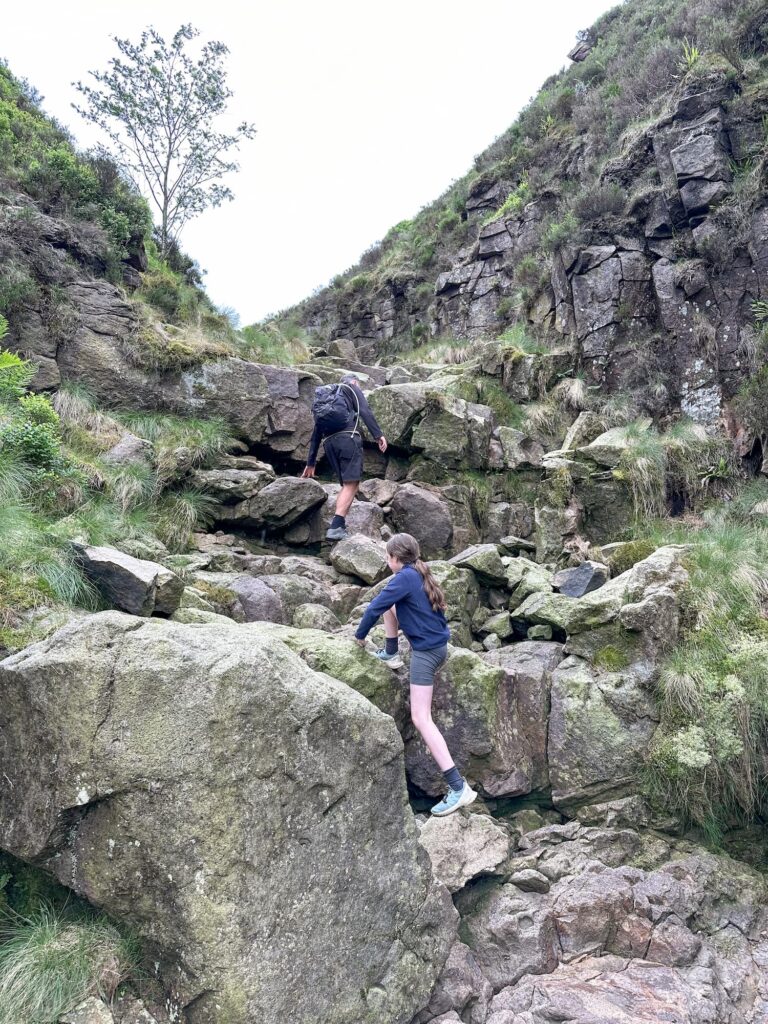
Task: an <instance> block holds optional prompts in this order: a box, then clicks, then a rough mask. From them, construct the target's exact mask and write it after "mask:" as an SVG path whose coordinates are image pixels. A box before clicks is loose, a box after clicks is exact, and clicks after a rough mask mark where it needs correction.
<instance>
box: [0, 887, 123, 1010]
mask: <svg viewBox="0 0 768 1024" xmlns="http://www.w3.org/2000/svg"><path fill="white" fill-rule="evenodd" d="M137 965H138V950H137V947H136V944H135V943H134V942H132V941H130V940H126V939H124V938H123V937H122V936H121V935H120V933H119V932H118V931H117V929H116V928H115V927H114V926H113V925H111V924H110V923H109V922H108V921H107V920H106V919H104V918H98V917H96V918H93V919H91V920H79V921H72V920H68V919H67V918H66V916H64V915H63V914H61V913H57V912H56V911H54V910H53V908H51V907H49V906H46V905H44V904H43V905H42V906H41V907H40V909H39V910H37V911H36V912H35V913H34V914H32V915H30V916H28V917H22V916H20V915H18V914H15V913H12V912H9V913H7V914H6V918H5V920H4V921H3V923H2V924H0V1020H2V1021H5V1022H7V1024H22V1022H23V1024H53V1022H55V1021H57V1020H58V1019H59V1017H60V1016H61V1014H63V1013H66V1012H67V1011H68V1010H72V1009H73V1008H74V1007H75V1006H76V1005H77V1004H78V1003H79V1002H82V1000H83V999H85V998H87V997H88V996H89V995H96V996H99V997H101V998H104V999H105V1000H107V1001H108V1000H110V999H111V998H112V996H113V995H114V993H115V990H116V989H117V986H118V985H119V984H120V982H121V981H123V980H124V979H125V978H126V977H128V975H129V974H131V973H132V972H133V971H134V970H136V968H137Z"/></svg>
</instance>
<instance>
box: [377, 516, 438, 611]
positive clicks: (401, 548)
mask: <svg viewBox="0 0 768 1024" xmlns="http://www.w3.org/2000/svg"><path fill="white" fill-rule="evenodd" d="M387 554H388V555H391V557H392V558H396V559H397V560H398V561H399V562H402V563H403V565H412V566H413V567H414V569H415V570H416V572H417V573H418V574H419V576H421V579H422V581H423V583H424V590H425V592H426V595H427V599H428V601H429V603H430V604H431V605H432V610H433V611H436V612H444V611H445V609H446V607H447V602H446V600H445V594H444V593H443V591H442V588H441V587H440V584H439V583H438V582H437V580H436V579H435V577H434V574H433V572H432V570H431V569H430V568H429V566H428V565H427V563H426V562H423V561H422V559H421V551H420V550H419V542H418V541H417V540H416V538H415V537H412V536H411V535H410V533H396V534H395V535H394V537H390V539H389V540H388V541H387Z"/></svg>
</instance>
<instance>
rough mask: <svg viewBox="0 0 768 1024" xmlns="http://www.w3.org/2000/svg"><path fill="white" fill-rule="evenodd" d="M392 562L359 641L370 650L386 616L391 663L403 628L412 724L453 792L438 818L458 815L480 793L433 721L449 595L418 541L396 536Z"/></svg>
mask: <svg viewBox="0 0 768 1024" xmlns="http://www.w3.org/2000/svg"><path fill="white" fill-rule="evenodd" d="M387 562H388V564H389V568H390V569H391V570H392V573H393V576H392V579H391V580H390V581H389V582H388V583H387V585H386V587H384V589H383V590H382V592H381V593H380V594H379V595H378V597H375V598H374V599H373V601H371V603H370V604H369V605H368V608H367V610H366V612H365V615H363V617H362V619H361V620H360V625H359V626H358V627H357V632H356V633H355V639H356V640H357V642H358V643H359V644H360V645H361V646H364V644H365V638H366V636H367V635H368V633H369V632H370V630H371V629H372V628H373V626H374V625H375V623H376V620H377V619H378V618H379V616H380V615H383V616H384V630H385V633H386V637H387V641H386V647H385V648H384V649H383V650H380V651H377V652H376V656H377V657H378V658H381V660H382V661H385V662H390V663H391V662H392V661H394V659H395V658H397V654H398V646H397V635H398V630H399V628H400V627H402V630H403V633H404V634H405V636H406V639H407V640H408V642H409V643H410V645H411V671H410V681H411V720H412V721H413V724H414V725H415V726H416V728H417V729H418V730H419V732H420V734H421V737H422V739H423V740H424V742H425V743H426V745H427V747H428V749H429V752H430V753H431V754H432V757H434V759H435V761H436V762H437V764H438V767H439V768H440V770H441V771H442V773H443V778H444V779H445V781H446V782H447V783H448V786H449V787H450V788H449V790H448V793H447V794H446V795H445V796H444V797H443V799H442V800H441V801H440V803H439V804H436V805H435V806H434V807H433V808H432V813H433V814H435V815H438V816H442V815H445V814H452V813H453V812H454V811H457V810H458V809H459V808H460V807H465V806H466V805H467V804H471V803H472V801H473V800H474V799H475V797H476V796H477V793H475V791H474V790H473V789H471V788H470V786H469V784H468V783H467V781H466V779H464V778H463V777H462V775H461V774H460V773H459V770H458V769H457V767H456V765H455V764H454V762H453V758H452V757H451V754H450V752H449V750H448V747H447V745H446V742H445V740H444V739H443V735H442V733H441V732H440V730H439V729H438V728H437V726H436V725H435V723H434V722H433V721H432V688H433V685H434V681H435V673H436V672H437V670H438V669H439V668H440V667H441V666H442V664H443V662H444V661H445V659H446V657H447V656H448V640H449V639H450V635H451V634H450V630H449V629H448V623H447V622H446V621H445V595H444V594H443V592H442V590H441V589H440V587H439V586H438V583H437V580H436V579H435V577H434V576H433V575H432V573H431V571H430V569H429V566H428V565H426V563H424V562H423V561H422V560H421V553H420V551H419V544H418V541H417V540H416V538H415V537H412V536H411V535H410V533H396V534H395V536H394V537H392V538H391V539H390V540H389V541H388V543H387Z"/></svg>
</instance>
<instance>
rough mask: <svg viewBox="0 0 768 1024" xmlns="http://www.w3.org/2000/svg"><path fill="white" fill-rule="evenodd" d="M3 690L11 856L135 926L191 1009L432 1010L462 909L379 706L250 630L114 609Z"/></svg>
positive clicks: (68, 635) (273, 1016)
mask: <svg viewBox="0 0 768 1024" xmlns="http://www.w3.org/2000/svg"><path fill="white" fill-rule="evenodd" d="M0 679H1V680H2V689H3V695H4V699H3V704H2V731H3V737H4V743H3V749H2V758H1V760H2V763H1V765H0V767H1V769H2V772H3V773H4V778H5V779H6V780H7V781H8V786H4V787H3V788H2V791H1V792H0V820H1V821H2V835H3V845H4V847H5V849H7V850H9V851H11V852H12V853H13V854H14V855H16V856H19V857H22V858H24V859H27V860H34V861H35V862H36V863H38V864H40V865H41V866H44V867H47V868H48V869H49V870H51V871H52V872H53V873H54V874H55V875H56V876H57V877H58V878H59V879H60V880H61V881H63V882H64V883H66V884H67V885H69V886H70V887H72V888H73V889H75V891H77V892H79V893H81V894H82V895H84V896H86V897H87V898H88V899H89V900H91V901H92V902H93V903H95V904H96V905H99V906H102V907H103V908H104V909H105V910H106V911H108V912H109V913H110V914H113V915H115V916H116V917H119V918H120V919H121V920H123V921H125V922H126V923H130V924H131V925H132V926H133V927H134V928H135V929H136V930H137V931H138V932H139V934H140V935H142V936H143V938H144V939H145V940H147V942H149V943H150V945H151V947H152V948H153V949H154V950H155V951H156V956H155V959H156V960H157V962H158V964H159V969H160V975H161V977H162V978H163V979H164V980H165V982H166V984H167V986H168V988H169V991H170V992H171V993H172V995H171V1005H172V1006H174V1007H175V1008H176V1009H175V1011H174V1012H177V1013H178V1012H179V1010H181V1009H182V1008H183V1009H184V1011H185V1013H186V1019H187V1020H188V1021H189V1022H190V1024H249V1022H251V1021H253V1020H260V1021H264V1022H265V1024H271V1022H274V1024H277V1022H281V1024H282V1022H284V1021H286V1020H290V1021H294V1022H296V1024H310V1022H311V1024H316V1022H317V1021H318V1020H324V1021H328V1022H333V1024H353V1022H354V1024H361V1022H369V1024H379V1022H381V1021H382V1020H387V1021H391V1022H406V1021H408V1020H409V1019H410V1018H411V1017H412V1016H413V1014H414V1013H415V1012H416V1011H417V1010H419V1009H420V1007H422V1006H423V1005H425V1004H426V1002H427V1000H428V998H429V994H430V991H431V989H432V986H433V984H434V981H435V979H436V977H437V975H438V974H439V972H440V969H441V968H442V966H443V963H444V962H445V959H446V956H447V954H448V950H449V948H450V945H451V943H452V940H453V935H454V932H455V924H454V916H455V915H454V911H453V908H452V907H451V906H450V901H449V900H448V898H447V895H446V892H445V890H444V889H443V888H442V887H440V886H438V885H437V884H436V883H435V882H433V880H432V878H431V875H430V871H429V866H428V862H427V857H426V854H425V853H424V851H423V850H421V848H420V846H419V844H418V842H417V836H416V827H415V823H414V821H413V817H412V815H411V812H410V809H409V808H408V805H407V801H406V793H405V787H404V782H403V771H402V745H401V742H400V738H399V736H398V734H397V731H396V729H395V727H394V724H393V723H392V721H391V719H389V718H387V717H386V716H385V715H382V714H381V713H380V712H379V711H378V710H377V709H376V708H374V707H373V706H372V705H371V704H370V703H369V702H368V701H367V700H365V699H364V698H362V697H360V696H359V695H358V694H356V693H354V692H353V691H352V690H350V689H349V688H348V687H346V686H344V685H343V684H341V683H338V682H336V681H335V680H332V679H331V678H330V677H328V676H325V675H322V674H317V673H315V672H313V671H312V670H310V669H309V668H308V667H307V666H306V665H305V663H304V662H303V661H302V660H301V659H300V658H298V657H297V656H296V655H294V654H293V653H291V652H290V651H289V650H288V649H287V648H286V647H285V645H284V644H282V643H281V642H280V641H279V640H277V639H276V638H271V637H268V636H264V635H262V634H259V633H257V632H254V631H252V627H249V626H237V625H235V624H231V625H227V624H225V623H223V622H221V621H219V622H216V624H215V625H210V626H206V625H199V626H184V625H180V624H177V623H168V622H162V623H159V622H155V621H154V620H153V621H149V622H148V621H145V620H141V619H137V618H133V617H130V616H126V615H122V614H120V613H116V612H106V613H101V614H98V615H94V616H88V617H86V618H85V619H82V620H80V621H79V622H77V623H75V624H73V625H71V626H68V627H66V628H65V629H63V630H61V631H60V632H59V633H57V634H55V635H54V636H53V637H52V638H51V639H49V640H47V641H45V642H44V643H42V644H38V645H34V646H32V647H30V648H28V649H27V650H25V651H24V652H22V653H20V654H18V655H15V656H14V657H11V658H8V659H6V660H5V661H4V662H2V664H1V665H0ZM41 751H45V752H46V756H45V757H40V756H39V754H40V752H41ZM51 761H53V762H54V763H55V765H56V771H55V772H51V770H50V765H51ZM329 949H333V950H334V963H335V969H334V970H333V971H329V970H328V969H327V951H328V950H329Z"/></svg>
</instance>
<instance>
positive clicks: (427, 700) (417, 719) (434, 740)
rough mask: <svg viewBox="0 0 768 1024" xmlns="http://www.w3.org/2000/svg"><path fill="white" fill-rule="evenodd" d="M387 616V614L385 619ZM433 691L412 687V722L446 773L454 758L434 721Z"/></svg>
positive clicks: (429, 687) (428, 687) (421, 687)
mask: <svg viewBox="0 0 768 1024" xmlns="http://www.w3.org/2000/svg"><path fill="white" fill-rule="evenodd" d="M386 615H387V613H386V612H385V613H384V617H385V619H386ZM395 621H397V619H395ZM387 636H389V633H387ZM432 690H433V687H431V686H413V685H411V721H412V722H413V724H414V725H415V726H416V728H417V729H418V730H419V733H420V734H421V738H422V739H423V740H424V742H425V743H426V745H427V748H428V749H429V752H430V754H431V755H432V757H434V759H435V761H437V767H438V768H439V769H440V771H441V772H444V771H447V770H448V769H449V768H453V758H452V757H451V754H450V751H449V750H448V745H447V744H446V742H445V740H444V739H443V734H442V733H441V732H440V730H439V729H438V728H437V726H436V725H435V723H434V722H433V721H432Z"/></svg>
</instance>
